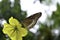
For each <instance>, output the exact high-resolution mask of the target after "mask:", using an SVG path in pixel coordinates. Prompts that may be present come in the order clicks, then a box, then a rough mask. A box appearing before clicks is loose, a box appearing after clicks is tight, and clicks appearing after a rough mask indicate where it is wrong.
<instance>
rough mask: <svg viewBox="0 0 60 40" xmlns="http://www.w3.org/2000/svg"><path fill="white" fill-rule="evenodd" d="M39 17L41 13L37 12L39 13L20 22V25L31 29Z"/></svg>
mask: <svg viewBox="0 0 60 40" xmlns="http://www.w3.org/2000/svg"><path fill="white" fill-rule="evenodd" d="M41 15H42V13H41V12H39V13H35V14H33V15H31V16H29V17H27V18H25V19H24V20H23V21H22V25H23V26H24V27H25V28H28V29H30V28H32V27H33V26H34V25H35V24H36V23H37V20H38V19H39V17H41Z"/></svg>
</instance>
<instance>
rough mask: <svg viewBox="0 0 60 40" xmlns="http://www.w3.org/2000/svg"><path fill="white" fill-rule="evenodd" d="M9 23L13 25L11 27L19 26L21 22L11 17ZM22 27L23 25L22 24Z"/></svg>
mask: <svg viewBox="0 0 60 40" xmlns="http://www.w3.org/2000/svg"><path fill="white" fill-rule="evenodd" d="M9 23H10V24H11V25H15V26H16V25H19V21H18V20H17V19H15V18H13V17H11V18H10V19H9ZM20 25H21V24H20Z"/></svg>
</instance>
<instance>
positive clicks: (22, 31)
mask: <svg viewBox="0 0 60 40" xmlns="http://www.w3.org/2000/svg"><path fill="white" fill-rule="evenodd" d="M27 33H28V31H27V30H26V29H25V28H21V29H20V34H21V35H22V37H24V36H26V35H27Z"/></svg>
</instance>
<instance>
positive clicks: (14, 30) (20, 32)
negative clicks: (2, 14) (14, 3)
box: [3, 17, 27, 40]
mask: <svg viewBox="0 0 60 40" xmlns="http://www.w3.org/2000/svg"><path fill="white" fill-rule="evenodd" d="M21 26H22V25H21V23H19V21H18V20H17V19H15V18H13V17H11V18H10V19H9V24H8V23H5V24H4V28H3V33H5V34H7V35H8V36H9V37H10V38H11V40H22V37H24V36H26V35H27V30H26V29H25V28H22V27H21Z"/></svg>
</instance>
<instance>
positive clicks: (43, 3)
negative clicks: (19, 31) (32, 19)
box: [0, 0, 60, 40]
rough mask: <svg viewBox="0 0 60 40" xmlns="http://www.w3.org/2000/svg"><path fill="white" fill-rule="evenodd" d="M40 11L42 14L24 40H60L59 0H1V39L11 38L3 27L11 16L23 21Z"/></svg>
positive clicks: (8, 39) (7, 39)
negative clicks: (3, 30) (4, 32)
mask: <svg viewBox="0 0 60 40" xmlns="http://www.w3.org/2000/svg"><path fill="white" fill-rule="evenodd" d="M38 12H41V13H42V16H41V17H40V18H39V20H38V21H37V23H36V25H35V26H34V27H33V28H31V29H29V32H28V35H27V36H26V37H24V38H23V40H60V1H59V0H0V40H10V38H9V37H8V36H7V35H5V34H3V32H2V29H3V24H4V23H6V22H8V19H9V18H10V17H11V16H13V17H14V18H16V19H18V20H19V21H22V20H24V19H25V18H26V17H29V16H31V15H33V14H35V13H38Z"/></svg>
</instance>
